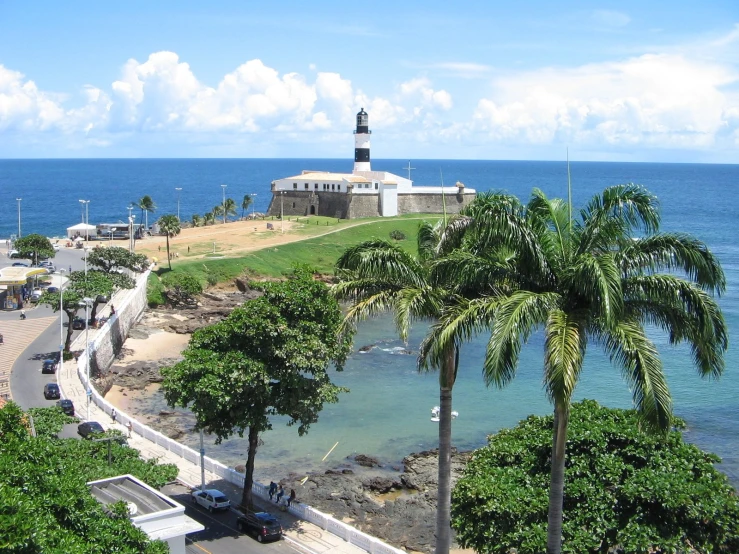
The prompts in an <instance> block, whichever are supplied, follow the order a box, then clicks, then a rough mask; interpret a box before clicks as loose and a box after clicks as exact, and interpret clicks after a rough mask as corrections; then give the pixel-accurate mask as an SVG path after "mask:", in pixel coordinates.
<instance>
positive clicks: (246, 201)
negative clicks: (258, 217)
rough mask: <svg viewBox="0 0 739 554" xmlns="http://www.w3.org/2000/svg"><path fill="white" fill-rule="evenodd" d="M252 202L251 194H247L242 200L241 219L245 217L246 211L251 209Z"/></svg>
mask: <svg viewBox="0 0 739 554" xmlns="http://www.w3.org/2000/svg"><path fill="white" fill-rule="evenodd" d="M251 202H252V196H251V194H245V195H244V198H243V199H242V200H241V219H244V212H245V211H246V210H248V209H249V206H251Z"/></svg>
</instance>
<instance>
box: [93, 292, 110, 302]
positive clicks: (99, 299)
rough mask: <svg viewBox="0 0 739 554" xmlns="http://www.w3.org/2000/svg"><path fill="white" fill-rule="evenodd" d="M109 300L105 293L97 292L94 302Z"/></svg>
mask: <svg viewBox="0 0 739 554" xmlns="http://www.w3.org/2000/svg"><path fill="white" fill-rule="evenodd" d="M109 300H110V297H109V296H108V295H106V294H98V295H97V298H95V302H97V303H98V304H107V303H108V301H109Z"/></svg>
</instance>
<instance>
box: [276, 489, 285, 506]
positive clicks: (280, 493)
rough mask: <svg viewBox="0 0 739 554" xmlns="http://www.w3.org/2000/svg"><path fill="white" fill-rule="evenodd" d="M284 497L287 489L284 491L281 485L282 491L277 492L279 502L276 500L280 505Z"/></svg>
mask: <svg viewBox="0 0 739 554" xmlns="http://www.w3.org/2000/svg"><path fill="white" fill-rule="evenodd" d="M283 496H285V489H283V488H282V485H280V490H278V491H277V500H275V502H277V503H278V504H279V503H280V500H282V497H283Z"/></svg>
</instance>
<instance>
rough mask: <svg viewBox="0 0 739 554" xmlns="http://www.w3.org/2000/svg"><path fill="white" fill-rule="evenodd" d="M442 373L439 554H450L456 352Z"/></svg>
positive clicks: (449, 354)
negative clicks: (453, 398) (453, 390)
mask: <svg viewBox="0 0 739 554" xmlns="http://www.w3.org/2000/svg"><path fill="white" fill-rule="evenodd" d="M440 370H441V371H440V373H439V408H440V413H439V473H438V476H437V480H438V482H439V488H438V493H437V498H436V549H435V550H434V552H435V554H449V549H450V548H451V541H452V538H451V527H450V522H451V497H452V475H451V473H452V387H453V386H454V378H455V376H456V371H455V348H453V347H452V348H449V349H448V351H447V352H445V354H444V365H443V367H441V368H440Z"/></svg>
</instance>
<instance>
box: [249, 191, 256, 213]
mask: <svg viewBox="0 0 739 554" xmlns="http://www.w3.org/2000/svg"><path fill="white" fill-rule="evenodd" d="M256 195H257V193H256V192H252V193H251V194H250V195H249V196H251V218H252V219H254V197H255V196H256Z"/></svg>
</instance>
